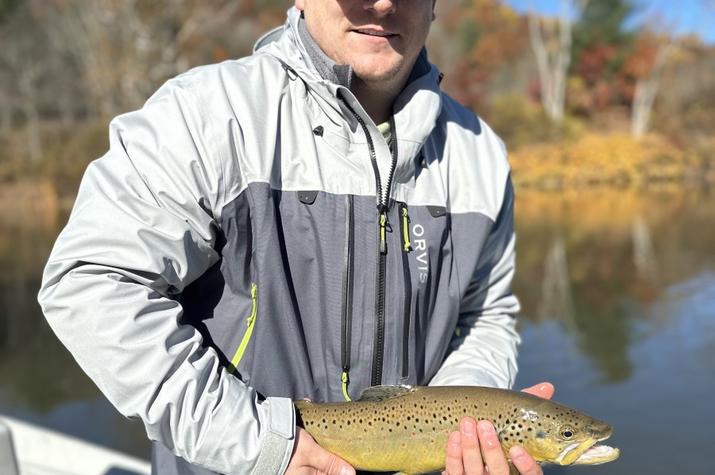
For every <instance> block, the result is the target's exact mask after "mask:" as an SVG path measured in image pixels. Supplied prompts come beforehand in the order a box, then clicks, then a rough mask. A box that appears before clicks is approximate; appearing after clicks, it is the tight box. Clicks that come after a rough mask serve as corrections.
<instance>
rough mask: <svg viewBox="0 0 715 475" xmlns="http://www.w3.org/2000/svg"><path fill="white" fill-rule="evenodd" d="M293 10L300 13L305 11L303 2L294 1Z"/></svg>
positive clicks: (302, 0)
mask: <svg viewBox="0 0 715 475" xmlns="http://www.w3.org/2000/svg"><path fill="white" fill-rule="evenodd" d="M295 8H297V9H298V10H300V11H303V10H305V0H295Z"/></svg>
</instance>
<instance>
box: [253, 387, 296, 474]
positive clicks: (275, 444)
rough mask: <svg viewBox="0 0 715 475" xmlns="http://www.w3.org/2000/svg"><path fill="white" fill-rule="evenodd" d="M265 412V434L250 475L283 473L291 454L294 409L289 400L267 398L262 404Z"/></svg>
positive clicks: (293, 439)
mask: <svg viewBox="0 0 715 475" xmlns="http://www.w3.org/2000/svg"><path fill="white" fill-rule="evenodd" d="M261 409H264V410H266V414H265V421H264V422H265V424H266V432H265V435H264V437H263V443H262V445H261V451H260V454H259V455H258V460H257V461H256V465H255V466H254V467H253V471H252V472H251V474H252V475H264V474H265V475H273V474H282V473H285V471H286V468H287V467H288V462H290V458H291V455H292V454H293V443H294V441H295V409H294V407H293V401H291V400H290V399H289V398H282V397H269V398H267V399H266V400H265V401H264V402H263V403H262V404H261Z"/></svg>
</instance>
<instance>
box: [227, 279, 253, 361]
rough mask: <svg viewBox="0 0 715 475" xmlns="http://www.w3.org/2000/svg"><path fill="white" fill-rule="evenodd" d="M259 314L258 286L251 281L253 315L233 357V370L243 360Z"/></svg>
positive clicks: (248, 319) (247, 322)
mask: <svg viewBox="0 0 715 475" xmlns="http://www.w3.org/2000/svg"><path fill="white" fill-rule="evenodd" d="M257 315H258V286H257V285H256V284H255V283H251V315H250V316H249V317H248V318H247V319H246V325H247V328H246V332H245V333H244V334H243V338H241V344H240V345H238V349H237V350H236V354H235V355H233V358H231V368H230V370H231V372H234V371H236V368H237V367H238V363H240V362H241V359H242V358H243V354H244V353H245V352H246V347H247V346H248V342H249V341H251V335H253V327H254V326H255V324H256V316H257Z"/></svg>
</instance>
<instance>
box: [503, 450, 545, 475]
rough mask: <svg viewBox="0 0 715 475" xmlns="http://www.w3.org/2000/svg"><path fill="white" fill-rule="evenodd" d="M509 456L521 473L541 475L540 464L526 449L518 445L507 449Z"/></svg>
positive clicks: (523, 474)
mask: <svg viewBox="0 0 715 475" xmlns="http://www.w3.org/2000/svg"><path fill="white" fill-rule="evenodd" d="M509 456H510V457H511V463H513V464H514V466H515V467H516V469H517V470H519V473H520V474H521V475H543V474H544V471H543V470H542V469H541V466H540V465H539V464H538V463H536V460H534V459H533V458H532V457H531V455H529V454H528V453H527V452H526V450H524V449H523V448H521V447H520V446H518V445H515V446H514V447H512V448H511V450H509Z"/></svg>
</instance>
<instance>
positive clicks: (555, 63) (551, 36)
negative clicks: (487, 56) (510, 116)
mask: <svg viewBox="0 0 715 475" xmlns="http://www.w3.org/2000/svg"><path fill="white" fill-rule="evenodd" d="M588 3H589V2H588V0H560V3H559V5H560V14H559V16H558V18H556V19H553V18H541V17H539V16H537V14H536V13H535V12H531V13H529V15H528V18H529V39H530V42H531V48H532V50H533V52H534V56H535V58H536V64H537V66H538V69H539V83H540V88H541V102H542V104H543V106H544V110H545V111H546V115H547V116H548V117H549V118H550V119H551V120H552V121H553V122H555V123H560V122H561V121H562V120H563V118H564V110H565V105H566V85H567V81H566V79H567V76H568V71H569V67H570V66H571V54H572V46H573V28H572V19H571V17H572V15H573V14H574V12H575V11H578V10H581V9H583V8H584V5H588Z"/></svg>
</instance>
